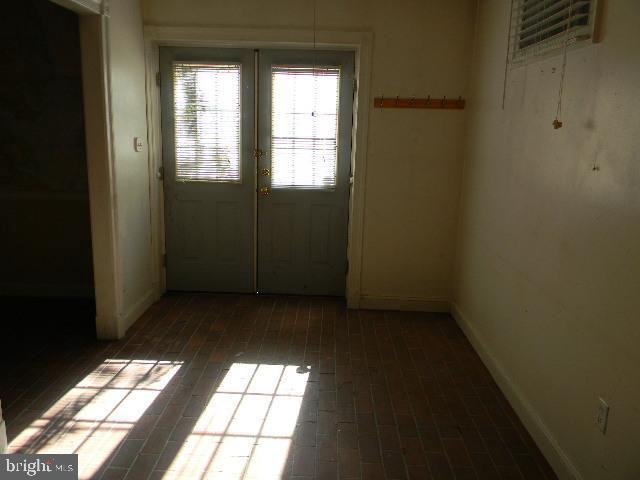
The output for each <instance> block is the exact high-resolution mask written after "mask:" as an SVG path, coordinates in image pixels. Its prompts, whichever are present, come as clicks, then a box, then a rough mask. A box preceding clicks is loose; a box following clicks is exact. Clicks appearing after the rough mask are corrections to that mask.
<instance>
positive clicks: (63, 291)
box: [0, 283, 94, 298]
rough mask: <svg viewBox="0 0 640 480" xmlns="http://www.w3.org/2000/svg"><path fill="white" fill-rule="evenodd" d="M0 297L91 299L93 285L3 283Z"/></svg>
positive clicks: (0, 285) (0, 288)
mask: <svg viewBox="0 0 640 480" xmlns="http://www.w3.org/2000/svg"><path fill="white" fill-rule="evenodd" d="M0 295H4V296H9V297H39V298H42V297H47V298H49V297H51V298H54V297H60V298H91V297H93V296H94V290H93V285H81V284H77V283H66V284H64V283H62V284H59V283H1V284H0Z"/></svg>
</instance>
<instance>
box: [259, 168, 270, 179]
mask: <svg viewBox="0 0 640 480" xmlns="http://www.w3.org/2000/svg"><path fill="white" fill-rule="evenodd" d="M260 175H262V176H263V177H268V176H269V175H271V170H269V169H268V168H263V169H262V170H260Z"/></svg>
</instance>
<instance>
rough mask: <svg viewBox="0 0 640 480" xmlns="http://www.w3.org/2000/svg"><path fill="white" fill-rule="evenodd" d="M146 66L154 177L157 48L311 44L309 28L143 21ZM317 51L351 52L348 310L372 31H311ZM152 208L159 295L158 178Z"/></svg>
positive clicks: (360, 204)
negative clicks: (353, 86) (353, 81)
mask: <svg viewBox="0 0 640 480" xmlns="http://www.w3.org/2000/svg"><path fill="white" fill-rule="evenodd" d="M144 37H145V57H146V58H145V69H146V100H147V124H148V127H147V128H148V130H147V137H148V138H147V141H148V145H149V148H148V152H149V159H148V165H149V174H150V178H151V179H156V172H158V169H159V167H160V166H161V165H162V131H161V126H160V117H161V115H160V114H161V111H160V106H161V102H160V88H159V86H158V85H157V83H156V73H157V72H158V69H159V47H160V46H173V47H217V48H221V47H229V48H254V49H255V48H278V49H286V48H290V49H295V48H304V49H310V48H313V39H312V30H311V29H277V28H271V29H261V28H200V27H162V26H153V25H148V26H145V28H144ZM315 37H316V48H317V49H318V50H350V51H353V52H355V68H356V71H355V78H356V81H357V90H356V95H355V97H354V101H353V126H352V134H351V138H352V148H351V171H352V176H353V184H352V187H351V194H350V197H349V226H348V243H347V259H348V262H349V270H348V272H347V279H346V285H347V288H346V298H347V305H348V307H349V308H358V307H359V306H360V297H361V293H360V292H361V277H362V275H361V273H362V247H363V232H364V202H365V185H366V166H367V165H366V164H367V162H366V159H367V143H368V124H369V111H370V105H369V104H370V102H369V98H370V94H369V92H370V81H371V60H372V58H371V57H372V46H373V33H372V32H367V31H361V32H352V31H342V30H319V31H316V35H315ZM149 195H150V206H151V212H150V214H151V231H152V239H151V251H152V256H153V259H154V262H153V279H154V284H153V288H154V291H155V292H156V295H157V296H158V297H160V296H161V295H162V294H163V293H164V292H165V291H166V276H165V270H164V266H163V256H164V252H165V246H164V238H165V237H164V221H163V218H164V197H163V191H162V182H160V181H157V180H156V181H151V184H150V186H149Z"/></svg>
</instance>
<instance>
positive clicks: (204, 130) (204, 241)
mask: <svg viewBox="0 0 640 480" xmlns="http://www.w3.org/2000/svg"><path fill="white" fill-rule="evenodd" d="M160 78H161V82H160V84H161V89H160V92H161V99H162V102H161V103H162V127H163V136H162V150H163V162H164V164H163V169H164V171H163V177H164V183H163V187H164V212H165V215H164V217H165V218H164V226H165V240H166V272H167V279H166V280H167V288H168V289H169V290H182V291H209V292H247V293H248V292H252V293H255V292H260V293H278V294H310V295H337V296H345V288H346V273H347V236H348V233H347V230H348V214H349V193H350V185H351V179H350V168H351V135H352V129H353V127H352V125H353V119H352V113H353V95H354V90H353V85H354V80H353V79H354V54H353V52H347V51H341V52H335V51H315V50H314V51H305V50H276V49H261V50H249V49H206V48H177V47H162V48H161V49H160Z"/></svg>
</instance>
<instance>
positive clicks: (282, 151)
mask: <svg viewBox="0 0 640 480" xmlns="http://www.w3.org/2000/svg"><path fill="white" fill-rule="evenodd" d="M271 81H272V83H271V89H272V97H271V98H272V107H271V168H272V172H271V175H272V178H271V186H272V187H273V188H318V189H333V188H335V185H336V165H337V157H338V111H339V98H340V95H339V85H340V68H339V67H316V68H313V67H304V66H286V65H274V66H272V67H271Z"/></svg>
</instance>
